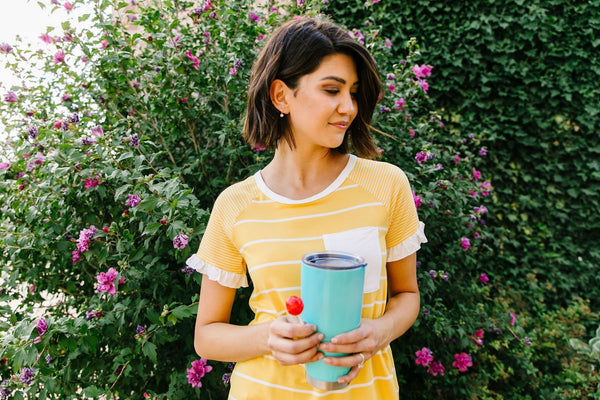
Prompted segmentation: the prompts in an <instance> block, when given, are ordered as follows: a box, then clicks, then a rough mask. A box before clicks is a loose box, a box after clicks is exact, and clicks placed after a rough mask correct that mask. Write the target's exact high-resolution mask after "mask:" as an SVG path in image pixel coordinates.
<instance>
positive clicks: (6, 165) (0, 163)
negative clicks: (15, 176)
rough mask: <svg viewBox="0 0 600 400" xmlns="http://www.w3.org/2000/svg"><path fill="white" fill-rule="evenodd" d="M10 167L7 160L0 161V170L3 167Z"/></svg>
mask: <svg viewBox="0 0 600 400" xmlns="http://www.w3.org/2000/svg"><path fill="white" fill-rule="evenodd" d="M8 167H10V164H9V163H7V162H0V171H2V170H3V169H6V168H8Z"/></svg>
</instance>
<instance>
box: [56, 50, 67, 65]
mask: <svg viewBox="0 0 600 400" xmlns="http://www.w3.org/2000/svg"><path fill="white" fill-rule="evenodd" d="M62 62H65V52H64V50H59V51H57V52H56V53H55V54H54V64H60V63H62Z"/></svg>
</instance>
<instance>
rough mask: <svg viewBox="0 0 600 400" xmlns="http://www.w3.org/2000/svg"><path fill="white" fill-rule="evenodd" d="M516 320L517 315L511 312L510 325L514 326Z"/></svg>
mask: <svg viewBox="0 0 600 400" xmlns="http://www.w3.org/2000/svg"><path fill="white" fill-rule="evenodd" d="M515 322H517V315H516V314H513V313H510V322H509V324H510V326H514V325H515Z"/></svg>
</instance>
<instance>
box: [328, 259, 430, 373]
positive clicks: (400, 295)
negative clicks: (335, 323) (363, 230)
mask: <svg viewBox="0 0 600 400" xmlns="http://www.w3.org/2000/svg"><path fill="white" fill-rule="evenodd" d="M416 266H417V255H416V253H413V254H411V255H409V256H407V257H405V258H403V259H401V260H398V261H393V262H389V263H387V273H388V287H389V294H390V300H389V301H388V304H387V307H386V310H385V313H384V314H383V315H382V316H381V317H380V318H378V319H363V320H362V321H361V325H360V327H359V328H358V329H355V330H353V331H350V332H346V333H343V334H341V335H338V336H336V337H334V338H333V339H332V340H331V343H322V344H321V346H320V349H321V350H322V351H327V352H334V353H350V355H349V356H346V357H325V358H324V360H323V361H324V362H325V363H326V364H329V365H337V366H344V367H353V368H352V369H351V370H350V372H349V373H348V375H346V376H343V377H341V378H339V380H338V381H339V382H350V381H351V380H352V379H354V378H355V377H356V376H357V375H358V372H359V368H358V365H359V364H360V363H361V362H362V361H363V357H362V356H360V354H358V353H361V354H363V356H364V358H365V359H369V358H371V357H372V356H373V355H374V354H375V353H377V352H378V351H379V350H380V349H382V348H384V347H386V346H387V345H389V344H390V343H391V342H392V341H393V340H394V339H397V338H398V337H400V336H402V335H403V334H404V333H405V332H406V331H407V330H408V329H409V328H410V327H411V326H412V325H413V324H414V322H415V321H416V319H417V316H418V314H419V307H420V295H419V287H418V284H417V268H416Z"/></svg>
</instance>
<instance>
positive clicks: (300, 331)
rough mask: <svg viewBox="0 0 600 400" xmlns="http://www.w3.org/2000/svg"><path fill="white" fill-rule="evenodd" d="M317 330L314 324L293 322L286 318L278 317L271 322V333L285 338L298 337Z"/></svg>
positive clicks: (308, 334)
mask: <svg viewBox="0 0 600 400" xmlns="http://www.w3.org/2000/svg"><path fill="white" fill-rule="evenodd" d="M316 330H317V326H316V325H313V324H306V325H305V324H293V323H290V322H287V321H286V320H284V319H277V320H275V321H274V322H273V324H271V327H270V331H271V334H274V335H276V336H282V337H285V338H290V339H296V338H303V337H307V336H310V335H312V334H313V333H315V332H316Z"/></svg>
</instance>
